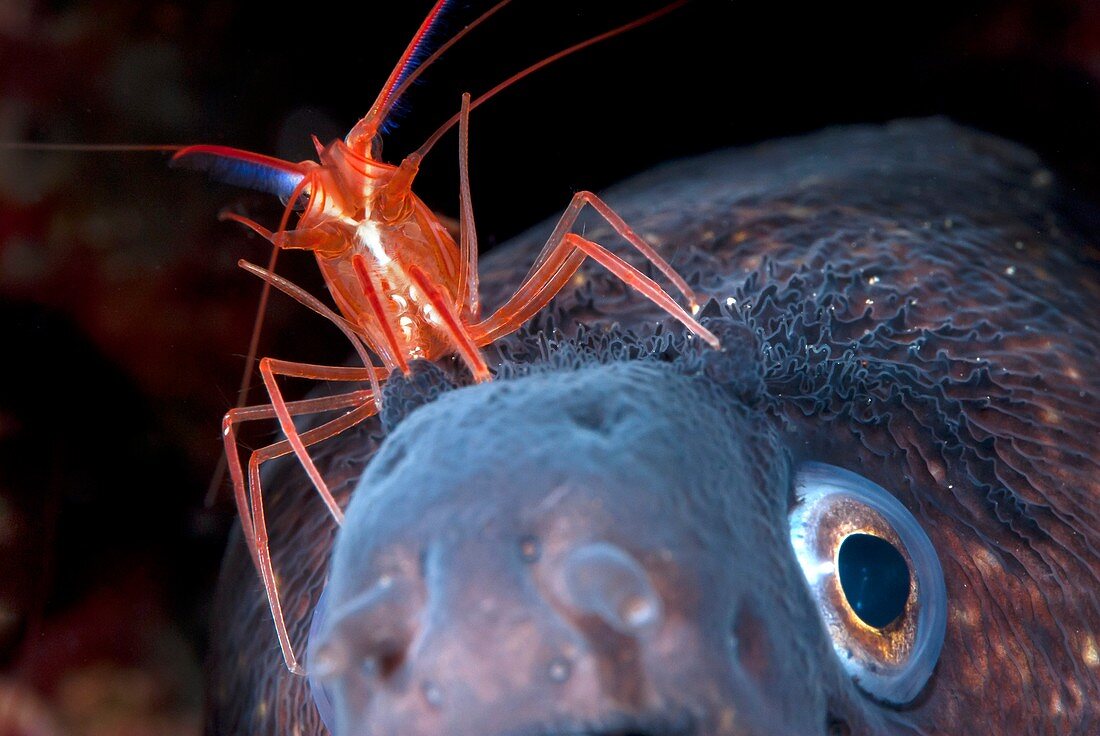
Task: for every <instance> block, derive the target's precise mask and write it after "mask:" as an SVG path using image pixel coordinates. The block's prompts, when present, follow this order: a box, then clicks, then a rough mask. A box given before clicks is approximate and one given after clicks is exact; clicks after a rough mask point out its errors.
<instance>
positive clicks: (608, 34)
mask: <svg viewBox="0 0 1100 736" xmlns="http://www.w3.org/2000/svg"><path fill="white" fill-rule="evenodd" d="M687 2H688V0H676V2H674V3H669V4H668V5H666V6H664V7H663V8H660V9H659V10H655V11H653V12H652V13H650V14H649V15H644V16H642V17H641V18H638V19H636V20H632V21H630V22H629V23H624V24H623V25H621V26H618V27H617V28H612V29H611V30H610V31H604V32H603V33H601V34H599V35H598V36H593V37H592V38H589V39H587V40H584V41H581V42H580V43H576V44H573V45H572V46H570V47H568V48H565V49H562V50H561V51H559V52H557V53H556V54H551V55H550V56H547V57H546V58H545V59H543V60H542V61H539V62H536V63H534V64H532V65H531V66H529V67H527V68H526V69H524V70H522V71H519V72H516V73H515V74H513V75H512V76H510V77H508V78H507V79H505V80H504V81H503V82H501V83H500V84H498V85H496V86H495V87H493V88H492V89H490V90H489V91H488V92H485V93H483V94H481V95H480V96H479V97H477V98H476V99H475V100H474V101H473V102H471V103H470V110H473V109H474V108H475V107H477V106H478V105H480V104H481V103H483V102H486V101H487V100H489V98H491V97H493V96H494V95H496V94H497V93H498V92H501V91H503V90H505V89H507V88H508V87H511V86H512V85H513V84H515V83H516V82H518V81H519V80H521V79H523V78H524V77H527V76H529V75H531V74H534V73H535V72H537V71H538V70H539V69H542V68H543V67H545V66H549V65H550V64H553V63H554V62H555V61H558V60H560V59H564V58H565V57H566V56H569V55H571V54H574V53H576V52H578V51H580V50H581V49H586V48H588V47H589V46H593V45H595V44H597V43H600V42H601V41H606V40H607V39H609V38H614V37H615V36H618V35H619V34H622V33H626V32H627V31H632V30H634V29H635V28H638V27H639V26H644V25H645V24H646V23H650V22H652V21H655V20H657V19H658V18H660V17H661V16H663V15H666V14H668V13H671V12H672V11H674V10H676V9H677V8H679V7H680V6H682V5H685V4H687ZM461 114H462V113H461V112H456V113H455V114H454V115H452V116H451V117H450V119H449V120H447V122H445V123H443V125H441V126H440V127H439V130H437V131H435V132H434V133H432V135H431V137H430V138H428V140H426V141H424V145H422V146H420V148H418V149H416V152H415V153H413V154H410V155H411V156H419V157H420V158H423V157H424V156H426V155H427V154H428V151H430V150H431V149H432V146H434V145H435V144H436V143H438V142H439V139H440V138H442V137H443V136H444V134H446V132H447V131H448V130H450V129H451V128H453V127H454V126H455V125H456V124H457V123H458V119H459V117H460V116H461Z"/></svg>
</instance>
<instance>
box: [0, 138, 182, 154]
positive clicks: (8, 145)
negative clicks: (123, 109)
mask: <svg viewBox="0 0 1100 736" xmlns="http://www.w3.org/2000/svg"><path fill="white" fill-rule="evenodd" d="M184 148H187V146H172V145H143V144H140V143H139V144H130V143H24V142H21V141H0V150H2V151H79V152H81V153H139V152H143V151H165V152H176V151H182V150H183V149H184Z"/></svg>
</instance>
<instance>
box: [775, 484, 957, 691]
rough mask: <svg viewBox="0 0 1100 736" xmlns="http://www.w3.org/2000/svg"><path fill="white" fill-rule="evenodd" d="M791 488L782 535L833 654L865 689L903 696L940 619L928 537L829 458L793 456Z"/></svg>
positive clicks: (943, 611)
mask: <svg viewBox="0 0 1100 736" xmlns="http://www.w3.org/2000/svg"><path fill="white" fill-rule="evenodd" d="M795 496H796V499H797V502H796V504H795V506H794V508H793V509H792V510H791V512H790V532H791V544H792V546H793V547H794V552H795V557H796V558H797V560H798V563H799V565H800V566H801V568H802V572H803V574H804V575H805V577H806V583H807V585H808V586H809V589H810V593H811V596H812V597H813V599H814V601H815V602H816V603H817V606H818V610H819V612H820V614H821V617H822V620H823V621H824V623H825V628H826V630H827V631H828V632H829V635H830V637H831V638H832V642H833V649H834V651H835V652H836V655H837V657H838V658H839V659H840V661H841V664H842V665H843V667H844V669H845V671H847V672H848V674H849V675H850V676H851V677H852V679H853V680H854V681H855V683H856V684H857V685H858V686H859V687H860V688H861V689H863V691H864V692H866V693H867V694H869V695H871V696H873V697H875V698H877V699H879V700H882V701H885V702H888V703H892V704H895V705H901V704H904V703H908V702H909V701H911V700H913V699H914V698H915V697H916V696H917V695H918V694H919V693H920V691H921V689H922V688H923V687H924V685H925V684H926V683H927V682H928V678H929V677H930V676H931V674H932V670H933V669H934V667H935V665H936V661H937V659H938V658H939V654H940V649H941V648H942V647H943V639H944V633H945V630H946V627H947V591H946V588H945V586H944V581H943V571H942V569H941V568H940V563H939V558H938V557H937V556H936V551H935V549H934V548H933V547H932V542H931V540H929V538H928V535H926V534H925V533H924V530H923V529H922V528H921V526H920V524H919V523H918V522H917V520H916V519H915V518H914V517H913V515H912V514H910V513H909V511H908V509H906V508H905V506H903V505H902V504H901V502H899V501H898V500H897V499H896V498H894V496H893V495H891V494H890V493H889V492H888V491H886V489H884V488H882V487H881V486H878V485H876V484H874V483H872V482H871V481H869V480H867V479H866V478H863V477H862V476H859V475H856V474H855V473H851V472H849V471H847V470H842V469H840V468H837V467H834V466H832V465H825V464H824V463H806V464H804V465H802V466H801V467H800V468H799V470H798V473H797V475H796V477H795Z"/></svg>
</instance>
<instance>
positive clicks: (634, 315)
mask: <svg viewBox="0 0 1100 736" xmlns="http://www.w3.org/2000/svg"><path fill="white" fill-rule="evenodd" d="M606 194H607V199H608V201H609V202H610V203H611V204H612V205H613V206H614V207H615V208H616V209H617V210H618V212H619V213H621V214H622V216H623V217H624V218H625V219H626V221H627V222H629V223H631V224H632V225H634V226H635V227H636V228H637V229H638V231H639V232H641V233H642V234H643V235H644V236H645V237H646V238H647V239H649V241H650V242H651V243H653V244H654V245H655V246H656V247H657V248H658V250H659V251H660V252H661V253H662V254H663V255H665V256H666V257H668V258H669V260H670V261H671V262H672V265H673V266H674V267H675V268H676V269H677V270H678V271H679V272H680V273H681V274H683V275H684V276H685V277H686V278H687V279H688V280H689V282H690V283H691V284H692V286H693V287H695V288H697V289H698V290H699V291H700V292H701V293H702V294H704V295H706V296H707V297H708V298H709V301H708V303H707V304H706V305H705V306H704V308H703V309H702V311H701V313H700V315H701V319H702V321H703V322H704V324H706V325H707V326H708V327H709V328H710V329H711V330H713V331H714V332H715V333H716V334H718V335H719V336H720V337H721V339H722V343H723V349H722V350H721V351H715V350H712V349H710V348H709V347H707V346H706V345H705V344H703V343H702V342H701V341H700V340H698V339H695V338H692V337H690V336H688V335H686V334H685V331H684V329H683V328H682V326H680V325H679V324H678V323H675V322H671V321H670V320H669V319H667V318H665V317H664V316H663V313H661V312H659V310H657V309H656V308H655V307H654V306H653V305H652V304H651V303H650V302H648V301H646V300H645V299H644V298H642V297H640V296H639V295H638V294H636V293H634V292H632V291H631V290H629V289H628V288H626V287H624V285H623V284H622V283H621V282H619V281H617V280H615V279H614V278H612V277H610V276H609V275H608V274H606V273H605V272H603V271H602V270H601V269H600V268H599V266H597V265H595V264H588V265H586V266H585V267H584V268H583V269H582V271H581V272H580V276H579V277H578V278H577V279H575V281H574V283H573V284H571V285H570V286H569V287H568V288H567V289H566V290H565V291H563V292H562V293H561V294H560V295H559V296H558V297H557V298H556V299H555V301H554V302H553V303H552V305H551V306H550V307H549V308H548V309H546V310H544V312H543V313H541V314H540V315H539V316H538V317H537V318H536V319H535V320H534V322H533V323H532V324H531V325H529V326H527V327H526V328H524V329H523V330H522V331H521V332H520V333H517V334H516V335H513V336H511V337H509V338H507V339H504V340H502V341H500V342H499V343H497V344H496V345H495V346H494V347H493V348H492V349H491V350H490V351H489V353H488V357H489V358H491V363H490V364H491V365H492V366H493V369H494V372H495V374H496V376H495V380H493V381H492V382H489V383H486V384H480V385H476V386H470V385H468V383H469V381H468V378H467V377H466V376H465V374H464V370H463V369H462V368H461V366H460V364H458V363H457V362H456V361H453V360H443V361H440V362H439V363H438V364H420V365H417V366H416V368H415V370H414V372H413V374H412V375H411V376H410V377H407V378H406V377H402V376H395V377H394V378H392V379H391V380H390V381H389V382H388V384H387V386H386V388H385V393H384V397H385V399H384V407H383V412H382V415H381V416H380V417H378V418H377V419H376V420H372V421H370V422H367V423H366V424H364V425H362V426H361V427H360V428H358V430H357V431H352V432H348V433H345V434H344V435H341V436H339V437H337V438H334V439H333V440H331V441H329V442H327V443H325V444H323V445H321V446H319V447H317V448H316V449H315V451H314V453H313V455H314V457H315V458H316V460H317V462H318V465H319V467H320V468H321V469H322V472H323V473H324V474H325V477H326V478H327V479H328V481H329V483H330V485H331V487H332V488H333V490H334V491H335V492H336V494H337V497H338V498H339V500H340V502H341V503H342V504H343V505H344V506H345V508H346V513H347V518H346V522H345V525H344V527H343V528H342V530H341V531H340V532H339V534H337V530H336V528H335V526H334V524H333V523H332V521H331V519H330V517H329V516H328V515H327V513H326V510H325V508H324V506H323V505H322V503H321V501H320V500H319V499H318V498H317V496H316V494H315V492H314V491H313V490H312V489H311V486H310V484H309V482H308V480H307V478H306V476H305V474H304V473H303V472H302V471H301V468H300V467H298V466H297V465H295V464H294V463H293V462H285V463H282V464H278V463H272V466H273V467H272V469H271V470H272V472H271V473H270V474H269V475H268V477H267V480H266V482H265V484H264V491H265V499H264V503H265V508H266V509H267V519H268V525H269V528H270V533H271V540H272V542H271V544H272V549H273V555H274V566H275V569H276V571H277V574H278V576H279V583H280V590H281V593H282V600H283V605H284V610H285V611H286V615H287V621H288V624H289V625H290V631H291V635H292V637H293V641H294V643H295V646H296V649H297V650H298V651H299V652H302V653H306V654H307V668H308V669H310V677H309V678H305V677H297V676H293V675H291V674H289V673H288V672H287V671H286V669H285V667H284V666H283V663H282V659H281V656H280V653H279V648H278V646H277V642H276V638H275V632H274V628H273V626H272V623H271V619H270V614H269V612H268V608H267V605H266V602H265V599H264V596H263V592H262V589H261V587H260V584H259V582H258V579H257V576H256V574H255V572H254V570H253V568H252V566H251V562H250V560H249V557H248V554H247V552H246V550H245V547H244V545H243V543H242V542H241V539H240V535H239V533H238V534H237V535H236V536H235V537H234V538H233V540H232V541H231V544H230V546H229V550H228V552H227V555H226V558H225V562H224V568H223V571H222V575H221V579H220V583H219V592H218V597H217V602H216V605H215V608H214V610H213V626H214V632H213V646H212V652H211V655H210V661H209V665H208V668H207V677H208V681H207V684H208V692H207V696H208V697H207V700H208V705H207V731H208V733H210V734H218V735H221V734H225V735H229V734H279V735H280V736H282V735H294V736H317V735H319V734H324V733H328V732H329V730H328V729H329V728H331V729H332V730H334V731H335V732H336V734H337V736H350V735H352V734H363V735H366V734H369V735H371V736H375V735H377V736H429V735H432V736H472V735H474V734H477V735H478V736H566V735H569V736H576V735H580V734H591V735H602V736H614V735H616V734H618V735H623V736H625V735H628V734H633V735H639V734H647V735H649V736H672V735H680V736H691V735H694V736H733V735H735V734H736V735H750V734H751V735H753V736H761V735H765V734H767V735H771V734H777V735H784V736H787V735H797V736H810V735H818V734H820V735H822V736H825V735H830V736H834V735H840V734H852V735H859V736H862V735H871V734H906V735H910V734H928V735H939V734H944V735H947V734H951V735H955V734H987V735H988V736H1010V735H1015V734H1082V735H1087V734H1097V733H1100V403H1098V401H1097V396H1098V393H1100V361H1098V360H1097V355H1098V350H1100V250H1098V247H1097V246H1098V238H1097V236H1098V234H1100V230H1098V227H1097V223H1098V218H1097V216H1096V211H1095V210H1094V209H1089V207H1088V205H1086V204H1081V203H1075V202H1074V201H1073V200H1072V198H1071V197H1070V196H1069V194H1068V193H1067V191H1066V189H1065V187H1063V186H1062V185H1061V184H1060V182H1059V180H1058V179H1057V177H1056V176H1055V175H1054V174H1052V173H1051V172H1050V171H1049V170H1048V169H1047V168H1045V167H1044V165H1043V163H1042V161H1041V160H1040V159H1039V158H1038V157H1036V156H1035V155H1034V154H1032V153H1031V152H1029V151H1028V150H1026V149H1024V148H1022V147H1020V146H1018V145H1015V144H1013V143H1009V142H1006V141H1004V140H1001V139H998V138H994V137H992V136H989V135H985V134H982V133H978V132H975V131H972V130H968V129H966V128H962V127H959V126H957V125H955V124H953V123H950V122H948V121H946V120H942V119H929V120H918V121H901V122H896V123H892V124H888V125H885V126H860V127H849V128H839V129H834V130H826V131H824V132H821V133H817V134H814V135H809V136H806V137H801V138H795V139H790V140H783V141H778V142H774V143H768V144H764V145H760V146H757V147H753V148H749V149H745V150H734V151H726V152H719V153H714V154H711V155H707V156H703V157H700V158H696V159H691V160H686V161H680V162H675V163H671V164H668V165H665V166H662V167H659V168H657V169H655V170H653V171H650V172H649V173H646V174H644V175H642V176H639V177H637V178H634V179H632V180H630V181H628V182H626V183H625V184H622V185H620V186H618V187H617V188H615V189H613V190H611V191H609V192H607V193H606ZM563 204H564V203H563ZM549 231H550V227H549V226H543V227H539V228H535V229H533V230H532V231H531V232H529V233H528V234H525V235H523V236H521V237H519V238H517V239H516V240H515V241H513V242H512V243H510V244H509V245H508V246H506V247H504V248H501V249H498V250H497V251H495V252H493V253H491V254H490V255H489V256H488V257H486V258H485V259H484V262H483V264H482V278H481V285H482V289H483V294H484V302H485V303H486V305H487V308H491V307H492V306H493V305H495V304H499V303H501V302H502V301H503V300H504V299H505V298H507V296H509V295H510V294H511V293H512V291H513V290H514V289H515V287H516V286H517V285H518V284H519V282H520V280H521V279H522V277H523V275H524V274H525V273H526V272H527V269H528V268H529V267H530V264H531V263H532V261H533V259H534V257H535V255H536V254H537V253H538V250H539V249H540V248H541V246H542V243H543V239H544V238H545V237H546V236H547V234H548V233H549ZM585 233H586V237H588V238H590V239H593V240H596V241H599V242H603V243H605V244H607V245H609V246H610V247H613V248H615V249H616V250H617V252H620V253H622V254H624V256H625V257H627V258H633V255H631V251H630V249H629V248H627V247H625V246H624V245H623V244H622V243H619V242H617V241H615V239H614V238H613V237H612V235H613V233H612V232H611V231H610V229H609V228H608V227H607V226H606V225H604V224H602V223H601V222H599V221H597V220H591V221H589V222H588V223H587V224H586V230H585ZM634 262H635V263H638V261H634ZM334 339H339V338H338V335H336V333H335V331H334ZM283 357H293V356H283ZM876 545H877V546H876ZM891 565H892V567H891ZM899 581H900V582H899ZM861 586H862V587H861ZM322 592H324V599H323V601H322V602H321V603H320V604H319V599H320V598H321V595H322ZM876 606H877V608H876ZM315 613H316V614H317V615H316V617H315V615H314V614H315ZM318 702H320V703H321V706H320V711H319V710H318V705H317V703H318ZM322 712H323V714H322ZM326 723H327V724H328V725H327V727H326V725H325V724H326Z"/></svg>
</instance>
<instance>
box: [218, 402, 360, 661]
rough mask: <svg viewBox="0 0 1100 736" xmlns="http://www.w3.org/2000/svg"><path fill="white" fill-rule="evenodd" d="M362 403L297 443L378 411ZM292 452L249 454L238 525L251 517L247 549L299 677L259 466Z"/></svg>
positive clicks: (277, 448) (279, 448)
mask: <svg viewBox="0 0 1100 736" xmlns="http://www.w3.org/2000/svg"><path fill="white" fill-rule="evenodd" d="M359 393H363V394H366V393H368V392H352V394H345V395H343V396H333V397H331V399H333V400H340V399H344V398H347V397H350V396H352V395H354V394H359ZM361 400H362V401H363V402H364V403H362V404H361V405H360V406H358V407H356V408H355V409H352V410H351V411H349V412H347V413H346V414H344V415H343V416H341V417H337V418H336V419H333V420H331V421H329V422H327V423H325V424H323V425H321V426H320V427H316V428H314V429H311V430H309V431H308V432H304V433H303V434H301V435H300V436H299V440H300V441H301V443H302V445H303V446H304V447H308V446H310V445H314V444H316V443H318V442H321V441H323V440H326V439H328V438H329V437H333V436H335V435H337V434H339V433H341V432H343V431H345V430H347V429H350V428H351V427H354V426H355V425H356V424H359V423H360V422H362V421H363V420H365V419H367V418H368V417H370V416H372V415H374V414H375V412H376V411H377V406H376V405H375V403H374V400H373V397H371V396H369V395H367V396H363V397H362V399H361ZM245 408H246V409H250V408H257V409H265V408H270V409H272V411H274V409H275V407H245ZM235 448H236V445H234V449H235ZM291 452H294V448H293V446H292V445H291V443H290V442H288V441H287V440H282V441H280V442H276V443H275V444H273V445H268V446H267V447H261V448H260V449H258V450H256V451H255V452H253V453H252V456H251V457H250V458H249V461H248V485H249V488H250V490H251V493H250V498H249V499H248V501H249V502H250V507H251V509H250V511H251V513H250V514H249V509H244V510H242V512H241V514H240V516H241V523H242V524H243V523H244V519H245V518H246V517H247V516H249V515H251V518H252V522H251V531H252V536H251V544H250V545H249V547H250V550H254V551H253V555H254V558H253V559H254V560H255V562H256V567H257V569H258V570H259V572H260V578H261V579H262V580H263V584H264V591H265V593H266V594H267V603H268V606H269V607H270V609H271V618H272V620H273V621H274V622H275V632H276V634H277V636H278V638H279V648H280V649H281V650H282V653H283V660H284V661H285V662H286V667H287V669H288V670H290V671H291V672H293V673H294V674H297V675H300V674H304V670H303V669H302V667H301V665H299V664H298V659H297V657H295V656H294V648H293V646H292V644H291V642H290V634H289V633H288V632H287V628H286V618H285V617H284V615H283V607H282V604H281V602H280V600H279V588H278V583H277V582H276V580H275V569H274V567H273V566H272V563H271V548H270V545H269V541H268V536H267V522H266V521H265V518H264V506H263V494H262V491H261V484H260V466H261V465H262V464H263V463H265V462H267V461H268V460H272V459H274V458H277V457H282V456H284V455H289V454H290V453H291ZM239 462H240V461H239V460H236V462H234V461H233V460H231V461H230V468H232V467H233V465H234V464H237V465H238V468H239Z"/></svg>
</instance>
